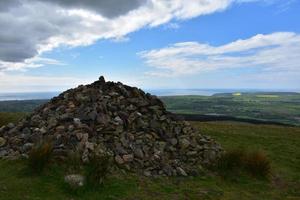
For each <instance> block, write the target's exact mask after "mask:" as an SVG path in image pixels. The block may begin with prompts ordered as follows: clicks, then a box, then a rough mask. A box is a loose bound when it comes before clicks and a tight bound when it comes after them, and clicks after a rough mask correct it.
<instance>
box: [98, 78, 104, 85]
mask: <svg viewBox="0 0 300 200" xmlns="http://www.w3.org/2000/svg"><path fill="white" fill-rule="evenodd" d="M99 83H100V84H104V83H105V79H104V77H103V76H100V77H99Z"/></svg>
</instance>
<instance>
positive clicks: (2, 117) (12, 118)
mask: <svg viewBox="0 0 300 200" xmlns="http://www.w3.org/2000/svg"><path fill="white" fill-rule="evenodd" d="M25 115H26V113H6V112H0V127H1V126H3V125H6V124H8V123H9V122H17V121H18V120H20V119H22V117H24V116H25Z"/></svg>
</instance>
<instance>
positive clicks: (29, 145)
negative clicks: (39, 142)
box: [23, 143, 34, 152]
mask: <svg viewBox="0 0 300 200" xmlns="http://www.w3.org/2000/svg"><path fill="white" fill-rule="evenodd" d="M33 145H34V144H33V143H26V144H24V145H23V151H25V152H26V151H29V150H31V148H32V147H33Z"/></svg>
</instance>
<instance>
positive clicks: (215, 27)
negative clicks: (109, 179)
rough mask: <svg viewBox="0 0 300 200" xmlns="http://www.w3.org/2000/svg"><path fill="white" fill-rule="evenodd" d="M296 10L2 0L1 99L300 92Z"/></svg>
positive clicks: (247, 0)
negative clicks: (84, 87) (88, 90)
mask: <svg viewBox="0 0 300 200" xmlns="http://www.w3.org/2000/svg"><path fill="white" fill-rule="evenodd" d="M299 19H300V1H299V0H189V1H187V0H85V1H81V0H73V1H71V0H0V92H20V91H22V92H23V91H27V92H33V91H62V90H64V89H67V88H69V87H75V86H77V85H79V84H85V83H89V82H92V81H94V80H96V79H97V78H98V77H99V76H100V75H104V76H105V77H106V78H107V79H108V80H113V81H122V82H124V83H126V84H129V85H134V86H138V87H141V88H143V89H158V88H252V89H253V88H257V89H278V90H291V91H300V78H299V77H300V23H299Z"/></svg>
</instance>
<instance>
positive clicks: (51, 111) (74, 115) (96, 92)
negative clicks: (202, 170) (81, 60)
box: [0, 76, 222, 176]
mask: <svg viewBox="0 0 300 200" xmlns="http://www.w3.org/2000/svg"><path fill="white" fill-rule="evenodd" d="M49 137H50V138H52V142H53V146H54V150H53V153H54V155H61V156H64V155H65V156H66V155H68V152H70V151H74V150H76V149H81V151H80V152H82V155H81V158H82V160H83V161H85V162H87V161H88V160H89V157H90V156H91V155H92V154H94V153H99V152H109V153H110V154H111V155H112V156H113V157H114V161H115V164H116V165H117V166H119V167H120V168H125V169H128V170H130V171H133V172H137V173H142V174H144V175H147V176H153V175H167V176H176V175H184V176H186V175H193V174H194V173H195V169H196V168H197V166H199V165H205V164H210V163H212V162H213V161H214V160H215V159H217V158H218V157H219V156H220V154H221V152H222V148H221V147H220V146H219V145H218V144H217V143H216V142H214V141H213V140H212V139H211V138H210V137H208V136H204V135H202V134H201V133H199V131H198V130H196V129H194V128H193V127H192V126H191V125H190V124H189V123H188V122H186V121H183V120H181V119H179V118H178V117H177V116H176V115H174V114H172V113H170V112H168V111H167V110H166V108H165V106H164V104H163V102H162V101H161V100H160V99H158V98H157V97H156V96H154V95H151V94H149V93H145V92H143V91H142V90H141V89H138V88H136V87H130V86H127V85H123V84H122V83H120V82H118V83H115V82H106V81H105V79H104V77H103V76H101V77H100V78H99V80H98V81H96V82H94V83H92V84H90V85H81V86H79V87H77V88H75V89H69V90H67V91H65V92H63V93H61V94H60V95H59V96H57V97H54V98H52V99H51V100H50V101H49V102H48V103H46V104H44V105H42V106H40V107H39V108H37V109H36V110H35V111H34V112H33V113H32V114H30V115H29V116H27V117H26V118H25V119H23V120H21V121H20V122H19V123H18V124H17V125H14V124H8V125H7V126H3V127H2V128H0V157H2V158H7V157H14V158H16V157H19V156H26V155H28V153H29V152H30V150H31V148H32V146H33V145H34V144H35V143H37V142H39V141H41V140H43V139H45V138H49Z"/></svg>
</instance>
